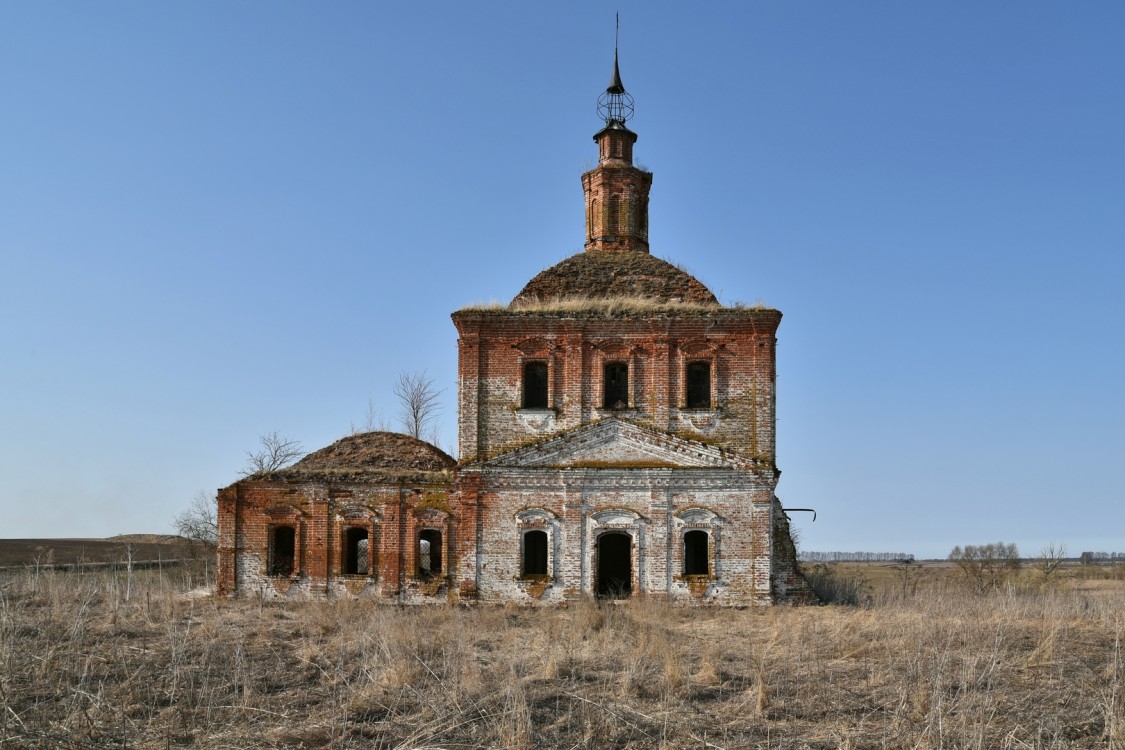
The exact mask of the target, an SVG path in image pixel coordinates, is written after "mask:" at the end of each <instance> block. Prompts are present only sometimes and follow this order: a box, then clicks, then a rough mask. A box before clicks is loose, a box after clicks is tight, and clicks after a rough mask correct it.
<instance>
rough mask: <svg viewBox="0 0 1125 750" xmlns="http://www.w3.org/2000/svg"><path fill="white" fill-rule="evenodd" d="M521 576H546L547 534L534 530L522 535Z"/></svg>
mask: <svg viewBox="0 0 1125 750" xmlns="http://www.w3.org/2000/svg"><path fill="white" fill-rule="evenodd" d="M523 574H524V575H525V576H545V575H547V532H546V531H540V530H539V529H535V530H532V531H528V532H526V533H525V534H524V535H523Z"/></svg>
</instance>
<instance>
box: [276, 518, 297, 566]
mask: <svg viewBox="0 0 1125 750" xmlns="http://www.w3.org/2000/svg"><path fill="white" fill-rule="evenodd" d="M296 552H297V530H296V529H294V528H293V527H292V526H277V527H275V528H274V530H273V533H272V534H270V566H269V570H270V575H271V576H289V575H293V569H294V563H295V556H296Z"/></svg>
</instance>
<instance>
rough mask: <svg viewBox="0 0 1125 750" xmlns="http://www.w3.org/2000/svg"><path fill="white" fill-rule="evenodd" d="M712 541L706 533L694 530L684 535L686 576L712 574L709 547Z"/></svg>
mask: <svg viewBox="0 0 1125 750" xmlns="http://www.w3.org/2000/svg"><path fill="white" fill-rule="evenodd" d="M709 541H710V539H709V538H708V536H707V532H706V531H699V530H698V529H697V530H693V531H689V532H687V533H686V534H684V575H685V576H705V575H707V574H708V573H710V570H709V566H708V564H707V563H708V559H707V558H708V557H709V555H708V553H707V547H708V543H709Z"/></svg>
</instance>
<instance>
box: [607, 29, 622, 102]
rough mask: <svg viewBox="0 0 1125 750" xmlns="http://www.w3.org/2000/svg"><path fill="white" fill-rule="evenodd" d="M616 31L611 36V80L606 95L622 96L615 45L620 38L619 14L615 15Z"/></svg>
mask: <svg viewBox="0 0 1125 750" xmlns="http://www.w3.org/2000/svg"><path fill="white" fill-rule="evenodd" d="M616 18H617V29H616V30H615V31H614V34H613V79H612V80H610V82H609V88H607V89H606V93H607V94H624V93H625V85H624V84H623V83H621V69H620V68H619V67H618V66H617V44H618V40H619V39H620V38H621V14H620V13H617V14H616Z"/></svg>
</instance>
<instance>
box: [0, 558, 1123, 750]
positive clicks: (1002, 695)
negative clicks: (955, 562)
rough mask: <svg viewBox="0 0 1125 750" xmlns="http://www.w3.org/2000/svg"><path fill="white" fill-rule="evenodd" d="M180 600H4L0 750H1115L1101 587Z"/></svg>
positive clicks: (1109, 606) (900, 579)
mask: <svg viewBox="0 0 1125 750" xmlns="http://www.w3.org/2000/svg"><path fill="white" fill-rule="evenodd" d="M868 572H870V571H868ZM820 573H821V574H824V573H825V571H824V570H821V571H820ZM857 574H866V573H864V571H862V570H856V569H851V568H842V569H840V570H837V571H836V575H837V576H843V577H848V576H854V575H857ZM910 575H913V576H914V577H913V578H910V577H909V576H910ZM196 584H197V581H195V580H192V579H191V577H190V576H189V575H188V572H187V571H186V570H184V571H160V572H158V571H142V572H135V573H134V575H133V576H132V579H129V578H128V576H127V574H125V573H116V574H113V573H107V572H99V573H85V574H75V573H59V572H54V573H43V572H40V573H39V574H38V575H36V574H35V572H34V570H32V569H30V568H29V569H27V570H24V571H22V572H17V573H8V574H6V575H5V576H4V577H3V578H0V747H4V748H7V747H21V748H22V747H42V748H108V747H136V748H171V747H201V748H258V747H276V748H300V747H305V748H348V747H355V748H416V749H421V748H476V747H490V748H559V749H560V750H571V749H573V748H712V749H714V748H729V749H733V748H778V749H781V748H805V747H807V748H1013V749H1015V748H1125V695H1123V693H1125V654H1123V653H1122V636H1123V635H1125V584H1123V583H1122V582H1121V581H1119V580H1085V579H1081V578H1078V577H1075V576H1074V575H1073V574H1072V573H1068V577H1067V578H1066V579H1065V580H1061V581H1058V582H1056V583H1054V584H1052V585H1049V586H1048V585H1043V584H1041V583H1037V582H1035V581H1034V580H1032V579H1031V578H1030V577H1029V578H1027V579H1019V580H1018V581H1017V582H1016V583H1013V584H1012V585H1011V586H1010V587H1005V588H1004V589H1002V590H998V591H993V592H990V593H988V594H985V595H976V594H972V593H968V592H967V591H966V590H965V588H964V587H962V586H959V585H958V582H957V580H956V577H955V576H954V575H953V574H952V571H949V570H945V571H944V572H935V571H929V572H926V571H922V572H917V571H912V572H911V573H909V574H906V576H905V578H904V576H903V575H902V574H901V573H899V572H898V571H895V570H894V569H886V570H881V571H878V575H876V576H875V577H874V578H873V579H872V580H871V581H870V582H868V583H866V584H863V585H860V586H859V588H860V589H861V594H862V595H861V597H860V598H861V599H862V601H863V604H862V606H852V607H844V606H824V607H809V608H801V609H792V608H777V609H770V610H706V611H700V610H689V609H683V608H673V607H669V606H667V605H666V604H663V603H660V602H654V601H635V602H631V603H628V604H624V605H616V606H615V605H605V606H599V605H598V604H597V603H595V602H587V603H582V604H578V605H575V606H571V607H568V608H558V609H545V610H533V609H518V608H498V607H478V608H468V609H467V608H452V607H445V606H437V607H432V608H424V609H399V608H396V607H390V606H386V605H381V606H377V605H375V604H373V603H371V602H369V601H340V600H337V601H328V602H284V603H271V602H260V601H245V600H244V601H225V600H215V599H212V598H209V597H200V596H198V592H197V593H196V594H195V595H193V594H192V593H191V592H189V589H190V588H191V587H192V586H194V585H196Z"/></svg>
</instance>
